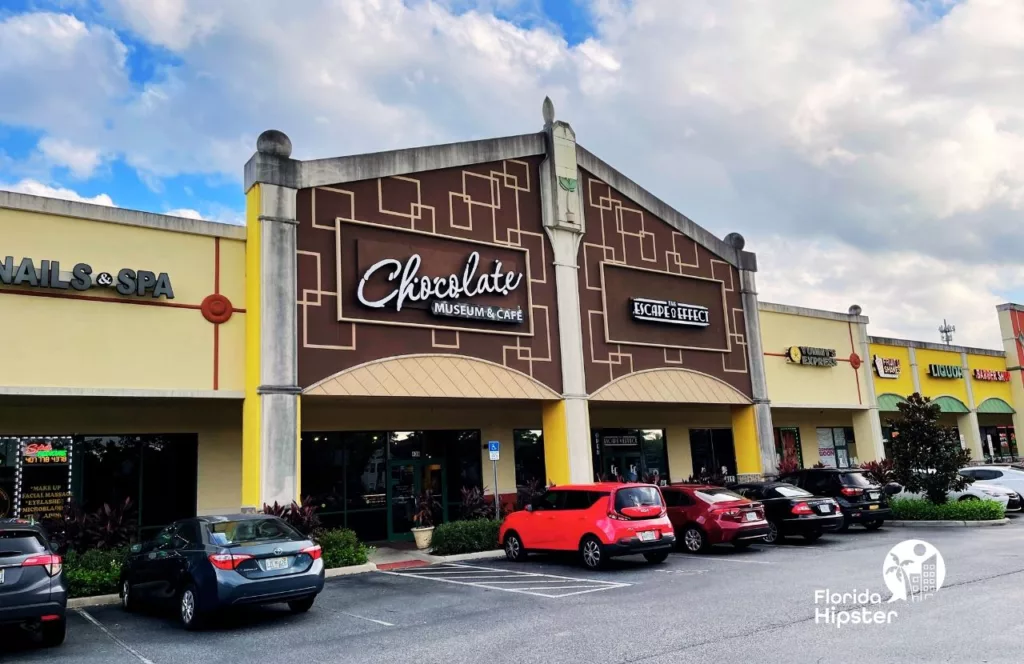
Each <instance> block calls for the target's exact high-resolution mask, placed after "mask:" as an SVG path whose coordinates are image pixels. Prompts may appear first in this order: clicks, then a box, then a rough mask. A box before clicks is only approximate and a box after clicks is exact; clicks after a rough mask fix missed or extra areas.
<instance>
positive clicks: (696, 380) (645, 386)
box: [590, 369, 751, 405]
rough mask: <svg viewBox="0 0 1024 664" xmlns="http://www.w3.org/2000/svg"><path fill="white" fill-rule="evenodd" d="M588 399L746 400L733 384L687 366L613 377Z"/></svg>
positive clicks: (697, 401)
mask: <svg viewBox="0 0 1024 664" xmlns="http://www.w3.org/2000/svg"><path fill="white" fill-rule="evenodd" d="M590 400H591V401H630V402H646V403H717V404H737V405H738V404H749V403H751V401H750V399H748V398H747V396H746V395H744V394H743V393H742V392H740V391H739V390H737V389H736V388H735V387H733V386H732V385H729V384H728V383H726V382H724V381H722V380H719V379H718V378H715V377H713V376H709V375H707V374H704V373H700V372H699V371H690V370H689V369H649V370H647V371H638V372H636V373H631V374H629V375H626V376H622V377H621V378H616V379H615V380H613V381H612V382H610V383H608V384H607V385H605V386H604V387H602V388H601V389H599V390H597V391H596V392H594V393H593V394H592V395H590Z"/></svg>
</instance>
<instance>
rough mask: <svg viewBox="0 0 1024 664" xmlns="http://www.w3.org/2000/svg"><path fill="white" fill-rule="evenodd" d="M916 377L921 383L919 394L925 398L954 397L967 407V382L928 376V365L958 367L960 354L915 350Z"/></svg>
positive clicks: (924, 349) (925, 349)
mask: <svg viewBox="0 0 1024 664" xmlns="http://www.w3.org/2000/svg"><path fill="white" fill-rule="evenodd" d="M914 352H915V353H916V354H917V375H918V378H919V379H920V381H921V394H922V395H924V396H926V397H931V398H932V399H934V398H935V397H942V396H950V397H956V398H957V399H959V400H960V401H962V402H963V403H964V405H968V402H967V382H966V381H965V380H964V379H963V378H932V377H931V376H930V375H929V374H928V365H929V364H951V365H955V366H960V364H961V361H960V353H958V352H951V351H941V350H930V349H927V348H916V349H914Z"/></svg>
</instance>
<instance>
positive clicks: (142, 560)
mask: <svg viewBox="0 0 1024 664" xmlns="http://www.w3.org/2000/svg"><path fill="white" fill-rule="evenodd" d="M320 554H321V551H320V546H319V545H318V544H315V543H314V542H312V541H311V540H310V539H308V538H307V537H306V536H304V535H302V534H301V533H299V532H298V531H297V530H295V529H294V528H292V527H291V526H290V525H288V524H287V523H286V522H285V521H283V520H282V519H280V518H278V517H275V516H269V515H266V514H232V515H227V516H201V517H196V518H194V519H184V520H182V521H178V522H175V523H173V524H171V525H170V526H168V527H167V528H164V529H163V530H162V531H161V532H160V534H158V535H157V536H156V537H155V538H154V539H153V540H151V541H149V542H146V543H144V544H136V545H134V546H132V548H131V552H130V553H129V554H128V557H127V559H126V560H125V563H124V565H123V566H122V569H121V591H120V595H121V605H122V606H123V607H124V609H125V610H126V611H131V610H133V609H135V608H136V607H137V606H138V604H139V603H140V602H147V601H149V602H173V603H174V605H175V606H176V607H177V614H178V620H179V621H180V622H181V624H182V626H183V627H185V629H197V628H199V627H201V626H202V624H203V623H204V621H205V620H206V619H207V618H208V617H209V616H210V614H212V613H214V612H215V611H219V610H223V609H229V608H232V607H238V606H243V605H256V604H273V603H287V604H288V607H289V608H290V609H291V610H292V611H293V612H295V613H304V612H306V611H309V609H310V608H312V606H313V601H314V600H315V599H316V596H317V595H318V594H319V593H320V591H321V590H323V588H324V565H323V560H321V557H320Z"/></svg>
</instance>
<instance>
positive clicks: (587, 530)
mask: <svg viewBox="0 0 1024 664" xmlns="http://www.w3.org/2000/svg"><path fill="white" fill-rule="evenodd" d="M498 541H499V542H501V543H502V546H503V547H504V548H505V555H506V556H507V557H508V559H509V560H511V561H520V560H523V559H525V558H526V556H527V554H529V553H533V552H538V551H576V552H578V553H579V556H580V560H581V561H582V562H583V564H584V565H585V566H586V567H588V568H590V569H599V568H601V567H603V566H604V565H605V563H607V562H608V559H609V558H612V557H614V556H629V555H633V554H642V555H643V556H644V558H646V559H647V561H648V562H650V563H660V562H664V560H665V559H666V558H667V557H668V554H669V552H670V551H671V550H672V546H673V545H674V544H675V541H676V536H675V532H674V530H673V528H672V523H671V522H670V521H669V520H668V517H667V516H666V515H665V501H664V500H663V499H662V495H661V491H660V490H659V489H658V487H656V486H654V485H651V484H616V483H598V484H572V485H565V486H559V487H552V488H550V489H548V490H547V491H545V492H544V494H543V495H542V496H541V497H539V498H538V499H537V500H536V501H534V502H533V504H531V505H527V507H526V509H525V510H521V511H519V512H513V513H512V514H510V515H508V516H507V517H506V518H505V521H504V522H503V523H502V524H501V529H500V530H499V532H498Z"/></svg>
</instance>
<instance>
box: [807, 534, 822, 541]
mask: <svg viewBox="0 0 1024 664" xmlns="http://www.w3.org/2000/svg"><path fill="white" fill-rule="evenodd" d="M819 539H821V533H804V541H805V542H817V541H818V540H819Z"/></svg>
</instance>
